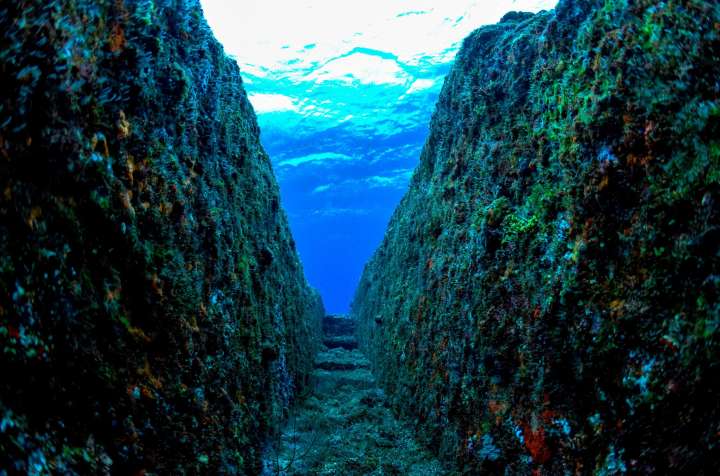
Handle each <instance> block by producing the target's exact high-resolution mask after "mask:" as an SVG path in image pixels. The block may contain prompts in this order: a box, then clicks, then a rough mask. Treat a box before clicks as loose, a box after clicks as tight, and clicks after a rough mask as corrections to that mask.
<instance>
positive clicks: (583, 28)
mask: <svg viewBox="0 0 720 476" xmlns="http://www.w3.org/2000/svg"><path fill="white" fill-rule="evenodd" d="M719 77H720V7H719V6H718V3H717V2H705V1H698V0H682V1H672V2H655V1H650V0H639V1H634V2H630V1H625V0H578V1H569V0H563V1H561V2H560V4H559V5H558V7H557V8H556V10H555V11H552V12H544V13H540V14H537V15H534V16H533V15H530V14H523V13H514V14H509V15H507V16H506V17H505V18H504V19H503V21H501V22H500V23H499V24H497V25H494V26H488V27H485V28H481V29H479V30H477V31H476V32H474V33H473V34H472V35H471V36H470V37H469V38H467V39H466V40H465V42H464V45H463V47H462V50H461V51H460V53H459V54H458V57H457V60H456V63H455V65H454V67H453V70H452V72H451V73H450V75H449V77H448V78H447V80H446V82H445V85H444V89H443V92H442V95H441V97H440V99H439V103H438V105H437V109H436V112H435V115H434V117H433V120H432V125H431V132H430V136H429V138H428V140H427V143H426V146H425V148H424V151H423V153H422V157H421V163H420V165H419V167H418V168H417V170H416V172H415V175H414V177H413V180H412V183H411V187H410V190H409V192H408V193H407V195H406V196H405V197H404V199H403V201H402V203H401V204H400V206H399V208H398V209H397V211H396V213H395V214H394V216H393V218H392V220H391V223H390V225H389V228H388V231H387V234H386V237H385V240H384V242H383V244H382V246H381V247H380V248H379V249H378V251H377V252H376V254H375V256H374V257H373V259H372V260H371V262H370V263H369V264H368V265H367V267H366V269H365V273H364V276H363V278H362V280H361V284H360V287H359V289H358V291H357V294H356V298H355V301H354V304H353V314H354V317H356V318H357V319H359V321H360V323H359V325H360V328H361V329H360V336H361V346H362V347H363V348H364V349H365V350H366V351H367V353H368V355H369V356H370V360H371V362H372V364H373V368H374V369H375V371H376V372H377V373H378V376H379V380H380V382H381V384H382V386H383V387H384V389H385V390H386V391H387V392H388V395H389V396H390V398H391V399H392V401H393V404H394V405H395V407H396V408H397V409H398V410H399V411H401V412H403V413H404V414H405V415H407V416H408V417H410V418H413V419H415V421H416V422H417V426H418V428H419V429H420V434H421V435H422V436H423V437H424V438H425V441H426V442H427V444H429V445H430V446H431V447H433V448H435V449H436V450H437V451H438V452H439V453H440V454H442V455H443V456H444V457H445V458H448V459H452V460H457V461H458V464H459V465H460V466H461V468H462V469H464V470H465V471H467V473H464V474H485V473H484V472H487V473H488V474H501V473H503V472H505V473H504V474H508V473H511V474H530V472H531V471H533V470H535V471H538V472H539V474H570V473H574V474H618V473H623V472H631V473H638V474H652V473H657V474H667V473H675V474H680V473H681V474H699V473H702V472H706V473H708V474H709V473H711V472H713V470H714V469H716V468H717V467H718V464H720V446H719V443H718V436H717V435H718V431H720V406H719V405H718V401H719V399H720V381H719V380H718V378H717V372H718V364H719V363H720V354H719V350H720V332H719V326H720V303H719V301H718V297H719V295H720V259H719V258H718V256H719V252H720V83H719V82H718V78H719Z"/></svg>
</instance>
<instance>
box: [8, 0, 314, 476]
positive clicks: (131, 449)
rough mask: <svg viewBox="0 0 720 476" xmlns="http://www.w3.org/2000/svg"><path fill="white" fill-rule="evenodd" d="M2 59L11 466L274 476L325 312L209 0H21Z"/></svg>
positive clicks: (12, 13) (11, 14) (12, 9)
mask: <svg viewBox="0 0 720 476" xmlns="http://www.w3.org/2000/svg"><path fill="white" fill-rule="evenodd" d="M0 72H1V75H0V78H1V79H0V84H1V87H0V353H1V354H0V355H1V357H0V366H1V367H2V369H3V371H2V383H0V421H1V423H0V468H2V469H5V470H8V471H9V472H10V473H11V474H14V473H16V472H17V473H25V472H29V473H32V474H41V473H50V472H52V473H56V474H72V473H82V474H102V473H106V472H107V473H109V472H112V473H113V474H143V473H144V472H150V473H156V474H183V473H193V474H218V473H236V474H237V473H239V474H244V473H247V474H257V473H258V472H259V470H260V469H259V464H260V463H259V453H258V448H259V446H260V440H261V439H262V438H263V435H264V433H265V430H266V428H267V426H268V420H269V418H271V417H272V416H279V415H281V414H282V413H283V410H284V408H286V407H287V405H288V402H289V400H290V399H291V398H292V395H293V392H294V391H298V390H301V389H302V388H303V386H304V385H305V383H306V381H307V378H308V375H309V373H310V372H311V371H312V365H313V354H314V353H315V351H316V350H317V349H316V346H317V344H316V342H319V339H320V328H321V317H322V316H323V314H324V312H323V309H322V303H321V301H320V299H319V297H318V296H317V294H316V293H315V292H314V291H312V290H311V289H310V288H309V287H308V286H307V284H306V282H305V279H304V277H303V274H302V269H301V266H300V263H299V261H298V258H297V255H296V252H295V246H294V242H293V240H292V238H291V237H290V234H289V231H288V226H287V222H286V218H285V215H284V213H283V211H282V210H281V208H280V205H279V195H278V190H277V185H276V183H275V180H274V177H273V174H272V170H271V166H270V161H269V159H268V157H267V155H266V154H265V152H264V151H263V150H262V148H261V146H260V143H259V139H258V135H259V131H258V127H257V123H256V119H255V115H254V113H253V110H252V108H251V106H250V103H249V102H248V100H247V98H246V94H245V91H244V89H243V85H242V80H241V78H240V73H239V71H238V68H237V66H236V64H235V63H234V61H232V60H230V59H229V58H227V57H226V56H225V54H224V53H223V51H222V48H221V46H220V45H219V44H218V42H217V41H215V39H214V38H213V37H212V34H211V32H210V30H209V28H208V26H207V25H206V23H205V20H204V19H203V16H202V11H201V9H200V5H199V3H198V1H197V0H137V1H130V0H112V1H111V0H92V1H91V0H56V1H44V0H43V1H40V0H30V1H24V2H3V3H2V5H0ZM0 472H2V471H0Z"/></svg>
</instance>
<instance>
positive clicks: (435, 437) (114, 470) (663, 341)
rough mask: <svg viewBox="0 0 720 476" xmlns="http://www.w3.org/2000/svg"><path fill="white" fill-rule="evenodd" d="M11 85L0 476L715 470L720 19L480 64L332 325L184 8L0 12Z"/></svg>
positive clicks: (3, 161) (618, 24)
mask: <svg viewBox="0 0 720 476" xmlns="http://www.w3.org/2000/svg"><path fill="white" fill-rule="evenodd" d="M0 72H1V74H2V76H1V78H0V84H1V85H2V88H1V89H0V192H1V193H0V349H1V350H2V357H0V365H1V366H2V369H3V373H2V376H3V382H2V383H1V384H0V418H1V420H0V475H4V474H8V475H12V474H248V475H253V474H261V473H262V472H263V471H264V472H265V473H266V474H298V475H299V474H323V475H333V474H338V475H349V474H358V475H360V474H378V475H379V474H411V475H415V474H417V475H421V476H422V475H426V476H429V475H435V474H458V475H459V474H463V475H475V474H478V475H481V474H521V475H525V474H527V475H529V474H543V475H555V474H596V475H614V474H624V473H630V474H713V473H714V471H715V470H716V468H717V467H718V465H720V440H719V438H718V435H720V419H719V416H720V407H719V406H718V403H717V402H718V397H720V387H719V383H718V382H717V378H716V372H717V370H718V364H720V359H719V357H720V356H719V355H718V350H719V347H720V343H719V331H718V326H720V304H719V301H718V299H719V295H720V202H719V201H720V82H719V81H718V78H720V4H718V3H717V2H706V1H700V0H677V1H676V0H672V1H667V2H654V1H649V0H635V1H632V0H576V1H570V0H561V2H560V3H559V4H558V6H557V8H556V9H555V10H552V11H547V12H541V13H539V14H536V15H533V14H526V13H510V14H508V15H506V16H505V17H504V18H503V20H502V21H501V22H500V23H498V24H497V25H491V26H487V27H482V28H480V29H478V30H477V31H476V32H474V33H473V34H472V35H471V36H470V37H468V38H467V39H466V40H465V42H464V44H463V47H462V49H461V51H460V52H459V54H458V56H457V58H456V61H455V64H454V66H453V68H452V71H451V72H450V74H449V75H448V77H447V79H446V81H445V85H444V87H443V91H442V94H441V96H440V98H439V101H438V104H437V107H436V111H435V114H434V116H433V120H432V123H431V128H430V134H429V137H428V139H427V142H426V145H425V148H424V150H423V152H422V155H421V158H420V164H419V165H418V167H417V169H416V171H415V173H414V176H413V179H412V183H411V185H410V189H409V190H408V192H407V194H406V195H405V197H404V199H403V200H402V202H401V204H400V206H399V207H398V208H397V210H396V212H395V214H394V216H393V218H392V220H391V222H390V224H389V226H388V229H387V233H386V236H385V240H384V241H383V243H382V245H381V246H380V247H379V248H378V250H377V252H376V253H375V255H374V256H373V258H372V259H371V261H370V262H369V263H368V265H367V266H366V268H365V272H364V275H363V278H362V280H361V282H360V285H359V287H358V290H357V293H356V296H355V299H354V302H353V304H352V313H351V316H349V318H350V319H334V318H328V317H325V316H324V314H325V313H324V310H323V304H322V300H321V298H320V296H319V295H318V294H317V293H316V292H315V291H314V290H313V289H312V288H311V287H310V286H309V285H308V284H307V282H306V280H305V278H304V276H303V271H302V265H301V263H300V260H299V258H298V255H297V252H296V250H295V244H294V241H293V238H292V236H291V233H290V230H289V227H288V225H287V220H286V217H285V214H284V212H283V209H282V207H281V204H280V196H279V192H278V187H277V184H276V181H275V177H274V175H273V171H272V167H271V164H270V160H269V158H268V156H267V154H266V153H265V152H264V150H263V148H262V145H261V143H260V131H259V128H258V126H257V121H256V117H255V113H254V111H253V108H252V106H251V105H250V103H249V101H248V99H247V95H246V92H245V88H244V85H243V81H242V79H241V71H240V70H239V68H238V67H237V64H236V63H235V62H234V61H233V60H232V59H231V58H229V57H227V56H226V55H225V53H224V52H223V49H222V46H221V45H220V44H219V43H218V42H217V41H216V40H215V38H214V37H213V35H212V33H211V31H210V29H209V28H208V26H207V24H206V22H205V20H204V18H203V14H202V9H201V7H200V4H199V2H198V1H197V0H54V1H50V2H43V1H40V0H26V1H23V2H12V3H3V4H0ZM318 434H320V437H321V438H325V439H324V440H321V441H322V443H317V440H316V438H317V437H318Z"/></svg>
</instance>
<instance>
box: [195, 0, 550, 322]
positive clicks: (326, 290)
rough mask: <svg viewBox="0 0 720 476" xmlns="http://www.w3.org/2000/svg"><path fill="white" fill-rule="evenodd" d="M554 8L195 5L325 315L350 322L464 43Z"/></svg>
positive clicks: (452, 3) (381, 2)
mask: <svg viewBox="0 0 720 476" xmlns="http://www.w3.org/2000/svg"><path fill="white" fill-rule="evenodd" d="M555 3H556V0H501V1H498V0H495V1H492V2H487V1H485V0H482V1H479V0H445V1H442V2H439V1H429V0H423V1H413V2H407V1H403V0H370V1H363V2H338V1H331V0H321V1H318V0H299V1H293V2H287V1H284V0H270V1H259V0H256V1H249V2H248V1H246V2H236V1H228V0H203V1H202V4H203V8H204V10H205V14H206V16H207V18H208V23H209V24H210V26H211V27H212V28H213V31H214V32H215V34H216V35H217V37H218V39H219V40H220V41H221V42H222V43H223V46H224V48H225V51H227V52H228V53H229V54H230V55H232V56H233V57H234V58H235V59H236V60H237V62H238V64H239V65H240V70H241V71H242V74H243V81H244V83H245V87H246V89H247V91H248V96H249V99H250V102H251V103H252V104H253V106H254V108H255V111H256V113H257V114H258V122H259V124H260V130H261V135H260V138H261V141H262V143H263V145H264V147H265V149H266V150H267V151H268V154H269V155H270V157H271V159H272V162H273V168H274V170H275V174H276V176H277V179H278V183H279V185H280V192H281V195H282V197H283V206H284V207H285V210H286V211H287V213H288V218H289V220H290V227H291V229H292V231H293V236H294V237H295V240H296V242H297V246H298V252H299V255H300V259H301V260H302V263H303V267H304V268H305V273H306V275H307V277H308V280H309V282H310V284H311V285H313V286H315V287H316V288H317V289H318V290H319V291H320V294H321V295H322V296H323V300H324V301H325V306H326V308H327V310H328V312H331V313H337V314H347V313H348V311H349V306H350V302H351V301H352V297H353V294H354V292H355V288H356V287H357V284H358V281H359V280H360V274H361V272H362V269H363V267H364V266H365V263H366V262H367V261H368V259H369V258H370V255H371V254H372V253H373V251H374V250H375V248H377V247H378V245H379V244H380V241H381V240H382V237H383V235H384V234H385V228H386V227H387V224H388V221H389V219H390V215H391V214H392V212H393V210H394V209H395V207H396V206H397V204H398V202H399V201H400V198H402V196H403V194H404V193H405V191H406V190H407V186H408V183H409V182H410V177H411V175H412V172H413V169H414V168H415V166H416V165H417V163H418V158H419V157H420V151H421V149H422V146H423V143H424V142H425V138H426V137H427V134H428V125H429V123H430V117H431V115H432V112H433V109H434V108H435V102H436V101H437V97H438V95H439V93H440V89H441V87H442V84H443V81H444V79H445V75H446V74H447V73H448V71H449V70H450V66H451V65H452V61H453V59H454V57H455V54H456V53H457V51H458V50H459V48H460V45H461V43H462V40H463V39H464V38H465V37H466V36H467V35H468V34H469V33H470V32H472V31H473V30H475V29H476V28H478V27H479V26H481V25H486V24H490V23H496V22H497V21H498V20H500V18H501V17H502V16H503V15H504V14H505V13H507V12H508V11H510V10H522V11H539V10H542V9H551V8H553V7H554V6H555Z"/></svg>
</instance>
